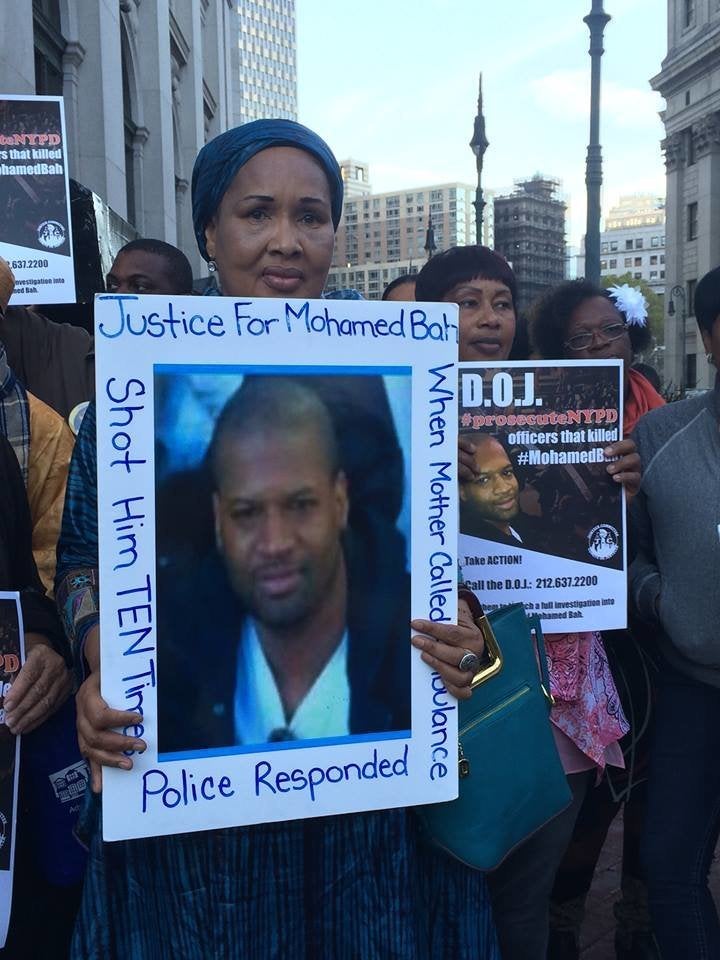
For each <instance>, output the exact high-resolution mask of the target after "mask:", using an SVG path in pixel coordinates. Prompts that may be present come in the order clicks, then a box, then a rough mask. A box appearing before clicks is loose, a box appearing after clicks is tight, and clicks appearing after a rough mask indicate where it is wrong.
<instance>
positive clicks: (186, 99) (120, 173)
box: [0, 0, 297, 275]
mask: <svg viewBox="0 0 720 960" xmlns="http://www.w3.org/2000/svg"><path fill="white" fill-rule="evenodd" d="M0 31H1V35H2V36H3V37H4V40H5V42H4V43H3V46H2V51H0V95H2V94H34V93H38V94H52V95H61V96H62V97H63V98H64V102H65V118H66V124H67V135H68V165H69V172H70V176H71V177H72V178H73V179H75V180H77V181H79V182H80V183H81V184H83V185H84V186H86V187H88V188H89V189H91V190H92V191H93V192H95V193H96V194H98V195H99V196H100V198H101V199H102V200H103V201H104V202H105V203H107V204H108V206H109V207H110V208H111V209H112V210H113V211H115V212H116V213H117V214H119V215H120V216H121V217H123V218H124V219H125V220H127V221H128V222H129V223H130V225H131V226H132V227H134V228H135V230H137V232H138V233H139V234H141V235H143V236H150V237H158V238H160V239H162V240H167V241H168V242H169V243H174V244H176V245H177V246H179V247H180V248H181V249H183V250H184V251H185V253H186V254H187V255H188V256H189V257H190V260H191V262H192V264H193V267H194V271H195V273H196V275H198V274H199V273H200V272H201V266H202V261H201V260H200V257H199V255H198V253H197V248H196V244H195V238H194V235H193V230H192V217H191V205H190V176H191V173H192V167H193V163H194V161H195V157H196V156H197V153H198V150H199V149H200V148H201V147H202V146H203V144H204V143H205V142H206V141H207V140H209V139H211V138H212V137H214V136H216V135H217V134H218V133H222V132H223V130H227V129H228V128H229V127H232V126H235V125H236V124H238V123H241V122H244V121H246V120H252V119H255V118H256V117H262V116H284V117H292V118H294V117H295V115H296V112H297V79H296V66H295V0H241V2H240V3H239V13H238V3H237V2H236V0H3V2H0ZM202 272H203V273H204V272H205V271H204V270H202Z"/></svg>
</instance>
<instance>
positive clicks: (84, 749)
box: [75, 627, 147, 793]
mask: <svg viewBox="0 0 720 960" xmlns="http://www.w3.org/2000/svg"><path fill="white" fill-rule="evenodd" d="M85 660H86V661H87V663H88V665H89V667H90V669H91V670H92V672H91V674H90V676H89V677H88V678H87V680H86V681H85V682H84V683H83V684H82V686H81V687H80V689H79V690H78V692H77V696H76V698H75V703H76V707H77V734H78V743H79V745H80V753H81V754H82V755H83V756H84V757H85V758H86V760H87V761H88V763H89V764H90V786H91V787H92V791H93V793H100V791H101V789H102V767H103V766H105V767H119V768H120V769H121V770H132V765H133V764H132V760H131V759H130V757H128V756H126V755H125V754H126V752H134V753H142V752H143V751H144V750H145V749H146V746H147V744H146V743H145V741H144V740H141V739H140V738H139V737H134V736H127V735H126V734H123V733H117V732H116V731H115V730H114V729H113V728H115V727H119V728H120V729H124V730H128V729H132V728H133V727H135V728H136V729H140V727H139V724H141V723H142V719H143V718H142V717H141V716H140V714H139V713H131V712H130V711H128V710H112V709H111V708H110V707H109V706H108V705H107V703H106V702H105V701H104V700H103V698H102V697H101V696H100V637H99V632H98V629H97V627H93V629H92V630H91V631H90V632H89V633H88V636H87V639H86V641H85Z"/></svg>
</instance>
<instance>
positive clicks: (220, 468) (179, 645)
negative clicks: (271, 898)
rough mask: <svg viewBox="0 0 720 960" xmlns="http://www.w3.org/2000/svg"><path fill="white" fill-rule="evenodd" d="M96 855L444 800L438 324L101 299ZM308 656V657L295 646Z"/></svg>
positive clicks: (447, 391)
mask: <svg viewBox="0 0 720 960" xmlns="http://www.w3.org/2000/svg"><path fill="white" fill-rule="evenodd" d="M95 316H96V351H97V444H98V487H99V490H98V494H99V503H98V505H99V511H98V512H99V538H100V583H101V602H100V608H101V637H102V643H101V655H102V692H103V696H104V697H105V699H106V700H107V701H108V703H110V704H111V705H112V706H113V707H116V708H118V709H124V710H134V711H137V712H139V713H141V714H142V717H143V720H142V724H141V725H139V727H138V728H137V729H132V730H128V731H126V732H127V733H128V734H130V735H132V736H138V737H142V738H143V739H144V740H145V741H146V742H147V744H148V749H147V751H146V752H145V753H144V754H142V755H134V756H133V764H134V766H133V770H132V771H131V772H125V771H118V770H115V769H111V768H108V769H106V770H105V771H104V774H103V820H104V825H103V829H104V836H105V839H108V840H118V839H125V838H132V837H142V836H151V835H159V834H169V833H180V832H185V831H193V830H206V829H211V828H217V827H225V826H232V825H236V824H252V823H260V822H267V821H279V820H288V819H295V818H303V817H317V816H323V815H327V814H337V813H343V812H352V811H361V810H368V809H381V808H389V807H399V806H407V805H411V804H420V803H429V802H433V801H440V800H449V799H452V798H454V797H455V796H457V762H456V760H457V757H456V739H457V721H456V716H457V714H456V704H455V702H454V701H453V699H452V698H451V697H449V696H448V695H447V694H446V692H445V690H444V687H443V685H442V682H441V680H440V678H439V677H438V676H437V675H436V674H433V673H432V672H431V671H430V670H429V669H428V668H427V667H426V666H425V665H424V664H423V663H422V661H421V660H420V658H419V654H418V653H417V651H415V650H413V648H412V647H411V646H410V643H409V638H410V633H411V631H410V627H409V621H410V619H411V618H424V619H431V620H436V621H446V622H452V621H454V618H455V613H456V581H457V572H456V571H457V566H456V563H457V558H456V548H457V493H456V487H457V482H456V457H457V419H456V410H457V396H456V385H457V367H456V364H455V360H456V357H457V308H456V307H455V306H452V305H446V304H438V305H436V306H427V305H422V306H420V305H413V304H402V303H385V302H379V303H373V302H366V301H342V300H316V301H312V300H311V301H301V300H294V301H287V302H286V301H285V300H282V299H273V300H250V299H245V300H239V299H232V298H219V297H217V298H216V297H204V298H199V297H197V298H194V297H177V298H168V297H150V296H149V297H140V298H139V297H128V296H119V295H101V296H98V297H97V298H96V302H95ZM300 640H302V642H299V641H300Z"/></svg>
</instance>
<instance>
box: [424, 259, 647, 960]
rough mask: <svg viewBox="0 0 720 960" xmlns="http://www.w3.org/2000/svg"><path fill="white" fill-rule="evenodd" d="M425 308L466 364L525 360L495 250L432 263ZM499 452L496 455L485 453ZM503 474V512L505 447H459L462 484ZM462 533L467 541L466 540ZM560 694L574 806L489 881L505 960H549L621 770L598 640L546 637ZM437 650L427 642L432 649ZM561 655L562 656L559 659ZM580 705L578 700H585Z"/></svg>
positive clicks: (623, 462) (511, 294) (634, 475)
mask: <svg viewBox="0 0 720 960" xmlns="http://www.w3.org/2000/svg"><path fill="white" fill-rule="evenodd" d="M416 295H417V298H418V300H421V301H424V300H427V301H440V302H446V303H457V304H458V306H459V307H460V331H459V341H460V360H461V361H472V362H474V363H477V364H479V365H481V364H482V363H484V362H502V361H504V360H508V359H509V358H510V357H511V356H512V357H513V359H519V356H518V353H519V350H518V343H517V340H516V334H517V323H516V319H517V318H516V306H515V304H516V295H517V291H516V282H515V275H514V273H513V271H512V269H511V267H510V266H509V264H508V263H507V261H506V260H505V259H504V258H503V257H501V256H500V255H499V254H497V253H495V252H494V251H492V250H490V249H489V248H487V247H480V246H477V247H475V246H471V247H453V248H452V249H450V250H446V251H445V252H444V253H441V254H438V255H437V256H435V257H433V258H432V259H431V260H429V261H428V263H427V264H426V265H425V266H424V267H423V269H422V270H421V271H420V273H419V275H418V279H417V287H416ZM491 445H492V446H493V449H492V450H490V451H488V450H487V449H486V448H487V447H489V446H491ZM633 451H634V447H633V446H632V445H631V444H629V443H628V441H619V442H617V443H615V444H611V445H610V446H609V447H608V449H607V450H606V455H607V456H608V457H609V458H617V459H615V460H613V462H611V463H609V464H608V466H607V471H608V473H609V474H610V476H611V477H613V478H617V482H621V483H623V484H626V485H627V484H634V485H636V484H637V482H638V481H639V473H638V458H637V454H635V453H634V452H633ZM491 454H492V456H494V457H495V460H496V463H497V469H496V468H495V467H493V468H492V470H490V468H487V471H486V472H483V473H481V472H480V467H481V466H483V467H484V461H483V462H482V463H481V458H483V457H487V456H490V455H491ZM493 472H495V473H496V474H497V476H498V477H499V478H502V480H501V479H498V480H497V484H498V488H499V489H500V484H501V482H502V483H504V484H505V486H504V487H503V488H502V490H501V491H500V492H498V493H497V495H496V501H497V507H498V509H503V508H504V505H505V503H511V501H513V500H515V499H516V497H513V495H512V490H513V489H514V490H515V491H516V492H517V487H518V482H517V479H516V478H515V476H514V473H513V467H512V464H511V462H510V460H509V457H508V455H507V453H506V452H505V451H503V450H502V448H501V446H500V444H497V443H496V441H493V440H490V441H489V443H486V444H473V443H471V442H468V441H467V440H461V442H460V466H459V470H458V473H459V477H460V480H461V482H463V481H464V482H466V483H472V482H473V481H478V480H480V479H484V477H485V476H489V475H491V473H493ZM461 532H462V531H461ZM545 643H546V649H547V652H548V658H549V667H550V679H551V687H552V693H553V695H554V696H555V698H556V705H555V706H554V707H553V710H552V712H551V721H552V726H553V733H554V734H555V739H556V743H557V745H558V749H559V753H560V757H561V760H562V761H563V767H564V770H565V773H566V774H567V777H568V783H569V786H570V788H571V790H572V794H573V802H572V804H571V805H570V807H568V808H567V810H565V811H563V812H562V813H561V814H559V815H558V816H557V817H555V818H554V819H553V820H551V821H550V822H549V823H547V824H546V825H545V826H544V827H542V828H541V829H540V830H539V831H537V832H536V833H535V834H534V835H533V836H532V837H530V838H528V839H527V840H526V841H525V842H524V843H523V844H522V845H521V846H520V847H518V848H516V849H515V850H514V851H512V853H510V855H509V856H508V857H507V858H506V859H505V860H504V861H503V863H502V864H501V865H500V867H498V868H497V869H496V870H495V871H493V872H492V873H491V874H490V875H489V876H488V883H489V886H490V893H491V897H492V902H493V914H494V918H495V923H496V926H497V930H498V937H499V940H500V947H501V953H502V956H503V960H538V958H544V957H545V953H546V947H547V939H548V914H549V903H550V892H551V890H552V885H553V880H554V877H555V872H556V870H557V867H558V864H559V863H560V860H561V858H562V856H563V854H564V852H565V849H566V847H567V844H568V842H569V840H570V837H571V834H572V830H573V825H574V822H575V818H576V816H577V813H578V810H579V809H580V805H581V803H582V800H583V797H584V796H585V793H586V791H587V789H588V787H589V785H590V783H591V781H592V778H593V775H594V772H595V771H597V769H598V768H601V769H602V768H603V767H604V766H605V763H606V762H612V761H620V762H621V756H620V749H619V747H618V746H617V741H618V740H619V739H620V737H621V736H622V734H623V733H624V732H625V730H626V726H625V725H624V724H622V723H621V722H620V721H619V719H618V718H617V717H616V716H614V715H611V712H610V711H609V710H608V709H607V705H608V704H615V702H616V701H617V691H616V690H615V684H614V681H613V678H612V674H611V673H610V670H609V668H608V664H607V659H606V658H605V654H604V652H603V649H602V640H601V638H600V635H599V634H577V633H575V634H555V635H553V634H546V635H545ZM430 644H431V641H428V645H430ZM553 655H554V656H553ZM568 662H573V663H574V664H575V667H576V671H577V675H578V676H579V677H580V678H581V681H580V683H579V684H578V687H577V688H576V689H575V690H574V691H573V699H572V700H570V698H568V696H567V691H566V690H565V686H566V685H563V673H564V671H565V669H566V667H567V664H568ZM578 691H579V695H577V697H575V696H574V695H575V694H576V693H578Z"/></svg>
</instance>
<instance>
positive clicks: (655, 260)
mask: <svg viewBox="0 0 720 960" xmlns="http://www.w3.org/2000/svg"><path fill="white" fill-rule="evenodd" d="M657 262H658V258H657V256H654V257H650V266H651V267H654V266H656V264H657Z"/></svg>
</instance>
